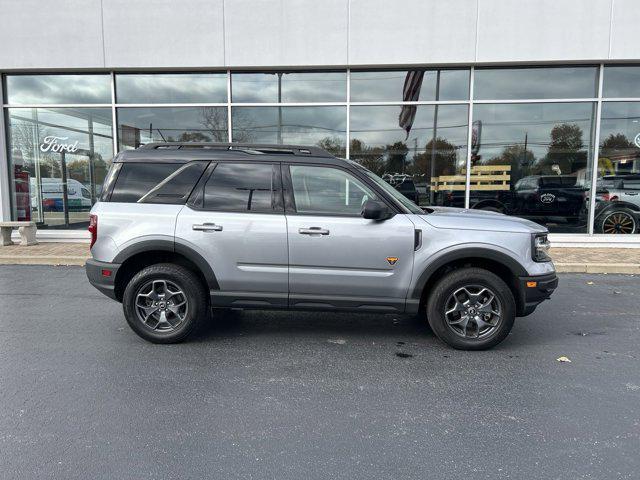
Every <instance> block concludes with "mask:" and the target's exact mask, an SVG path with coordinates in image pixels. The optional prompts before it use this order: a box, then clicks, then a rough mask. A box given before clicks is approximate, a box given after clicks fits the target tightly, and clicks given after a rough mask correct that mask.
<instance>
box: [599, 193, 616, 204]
mask: <svg viewBox="0 0 640 480" xmlns="http://www.w3.org/2000/svg"><path fill="white" fill-rule="evenodd" d="M602 200H604V201H605V202H617V201H618V196H617V195H611V194H610V193H603V194H602Z"/></svg>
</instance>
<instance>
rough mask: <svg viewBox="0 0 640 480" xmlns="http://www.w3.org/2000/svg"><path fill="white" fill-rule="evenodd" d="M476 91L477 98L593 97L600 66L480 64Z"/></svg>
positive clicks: (475, 73) (476, 75)
mask: <svg viewBox="0 0 640 480" xmlns="http://www.w3.org/2000/svg"><path fill="white" fill-rule="evenodd" d="M473 92H474V98H475V99H476V100H534V99H542V98H593V97H595V96H597V94H598V68H597V67H595V66H594V67H561V68H558V67H548V68H544V67H535V68H477V69H476V70H475V72H474V90H473Z"/></svg>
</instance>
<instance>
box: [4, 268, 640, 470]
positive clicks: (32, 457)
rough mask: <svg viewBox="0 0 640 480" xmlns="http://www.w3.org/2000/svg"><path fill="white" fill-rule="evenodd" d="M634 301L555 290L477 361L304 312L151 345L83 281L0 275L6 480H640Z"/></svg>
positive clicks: (414, 326) (611, 288) (590, 283)
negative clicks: (179, 341)
mask: <svg viewBox="0 0 640 480" xmlns="http://www.w3.org/2000/svg"><path fill="white" fill-rule="evenodd" d="M639 302H640V279H639V278H638V277H634V276H617V275H570V274H564V275H561V285H560V287H559V289H558V291H557V292H556V294H555V296H554V298H553V299H552V300H551V301H549V302H546V303H545V304H543V305H542V306H541V307H540V308H539V309H538V311H536V312H535V313H534V314H533V315H532V316H530V317H527V318H525V319H520V320H517V321H516V325H515V327H514V330H513V332H512V334H511V335H510V336H509V338H508V339H507V340H506V341H505V342H504V343H503V344H502V345H500V346H498V347H497V348H495V349H494V350H492V351H488V352H460V351H455V350H451V349H449V348H447V347H445V346H444V345H443V344H441V343H440V342H439V341H438V340H437V339H436V338H434V336H433V335H432V334H431V333H430V331H429V330H428V329H427V328H426V327H425V326H423V325H421V324H420V323H418V322H416V321H414V320H413V319H411V318H404V317H397V316H393V315H384V316H371V315H350V314H349V315H348V314H318V313H300V312H295V313H265V312H243V313H241V314H238V315H227V316H224V317H223V318H221V319H219V320H218V322H217V324H215V325H212V326H211V327H210V328H208V329H207V330H206V331H205V332H203V333H201V334H200V335H199V336H198V337H197V338H194V339H192V340H191V341H190V342H189V343H184V344H181V345H171V346H160V345H151V344H148V343H145V342H144V341H143V340H141V339H139V338H138V337H137V336H136V335H134V334H133V333H132V332H131V331H130V330H129V327H128V326H127V325H126V323H125V321H124V318H123V315H122V310H121V306H120V305H119V304H117V303H115V302H113V301H111V300H109V299H108V298H106V297H104V296H102V295H101V294H100V293H98V292H97V291H96V290H94V289H93V288H92V287H91V286H90V285H89V284H88V283H87V282H86V280H85V277H84V271H83V269H82V268H79V267H44V266H41V267H38V266H8V265H1V266H0V336H1V343H0V478H2V479H4V478H7V479H9V478H11V479H13V478H20V479H24V478H38V479H41V478H60V479H72V478H78V479H88V478H91V479H96V478H180V479H185V478H220V479H232V478H251V479H265V478H273V479H300V478H305V479H316V478H322V479H326V478H332V479H333V478H338V479H354V478H365V479H378V478H380V479H382V478H385V479H389V478H398V479H409V478H416V479H417V478H420V479H424V478H430V479H440V478H442V479H462V478H474V479H484V478H491V479H496V478H514V479H523V478H536V479H540V478H554V479H555V478H558V479H578V478H593V479H614V478H615V479H617V478H629V479H631V478H633V479H637V478H639V477H640V455H639V452H640V347H639V344H640V314H639V313H638V312H639V310H638V306H639ZM560 356H566V357H568V358H569V359H570V360H571V363H561V362H558V361H557V360H556V359H557V358H559V357H560Z"/></svg>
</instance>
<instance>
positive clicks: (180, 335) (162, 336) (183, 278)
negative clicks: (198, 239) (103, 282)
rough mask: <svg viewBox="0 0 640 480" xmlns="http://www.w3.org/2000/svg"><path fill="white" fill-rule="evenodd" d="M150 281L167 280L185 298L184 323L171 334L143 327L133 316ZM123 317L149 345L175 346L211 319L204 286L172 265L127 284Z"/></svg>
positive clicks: (141, 274)
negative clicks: (170, 344) (142, 291)
mask: <svg viewBox="0 0 640 480" xmlns="http://www.w3.org/2000/svg"><path fill="white" fill-rule="evenodd" d="M153 280H166V281H169V282H171V283H172V284H174V285H176V286H177V287H178V288H179V289H180V290H181V291H182V292H183V294H184V297H185V298H186V302H187V304H186V305H187V310H186V314H185V316H184V320H182V321H181V323H180V324H179V325H177V326H176V328H175V329H174V330H171V331H156V330H154V329H152V328H151V327H149V326H146V325H145V324H143V322H142V320H141V319H140V318H139V316H138V313H137V312H136V308H137V307H136V303H135V302H136V297H137V295H138V292H139V290H140V288H142V287H143V286H144V285H145V284H148V283H149V282H150V281H153ZM122 306H123V310H124V316H125V318H126V320H127V323H128V324H129V326H130V327H131V329H132V330H133V331H134V332H135V333H136V334H138V335H139V336H140V337H142V338H144V339H145V340H147V341H149V342H152V343H178V342H181V341H183V340H184V339H186V338H187V337H188V336H189V335H191V334H192V333H193V332H195V331H196V330H197V329H198V328H199V327H200V325H201V324H202V323H204V322H205V321H206V320H207V319H208V318H209V316H210V308H209V302H208V301H207V292H206V290H205V288H204V285H202V283H201V282H200V280H199V279H198V277H197V276H196V275H195V274H194V273H193V272H192V271H191V270H189V269H187V268H185V267H182V266H180V265H175V264H171V263H158V264H155V265H150V266H148V267H146V268H144V269H142V270H140V271H139V272H138V273H137V274H136V275H134V277H133V278H132V279H131V280H130V281H129V283H128V284H127V286H126V288H125V291H124V296H123V299H122Z"/></svg>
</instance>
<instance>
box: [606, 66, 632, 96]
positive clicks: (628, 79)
mask: <svg viewBox="0 0 640 480" xmlns="http://www.w3.org/2000/svg"><path fill="white" fill-rule="evenodd" d="M602 81H603V83H602V96H603V97H627V98H629V97H640V67H613V66H607V67H604V78H603V79H602Z"/></svg>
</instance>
